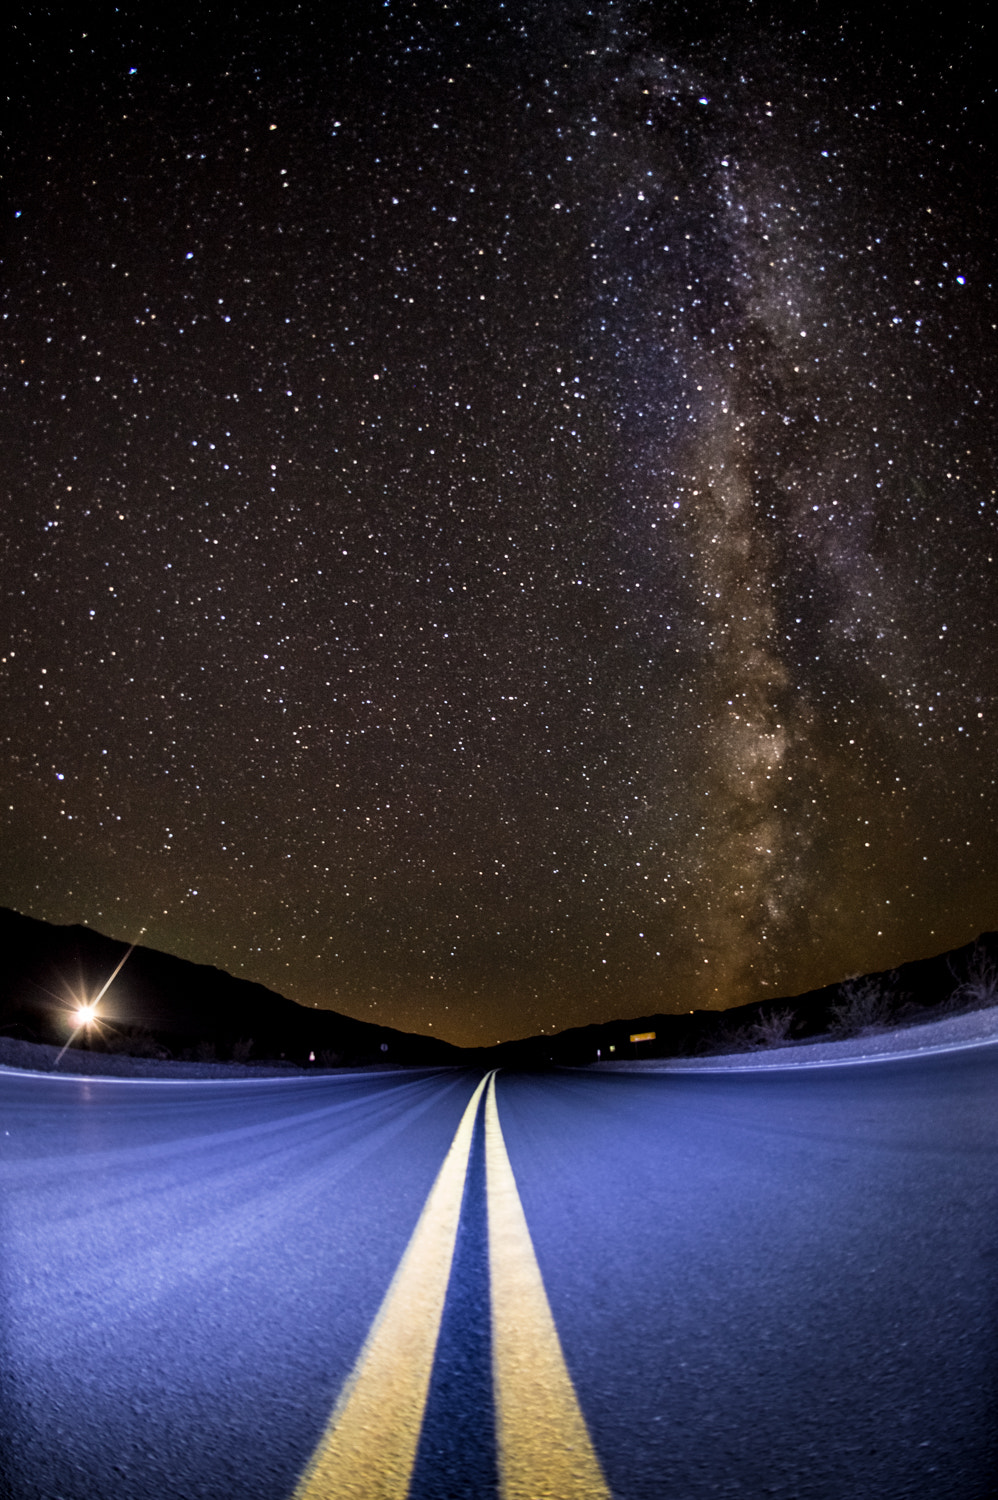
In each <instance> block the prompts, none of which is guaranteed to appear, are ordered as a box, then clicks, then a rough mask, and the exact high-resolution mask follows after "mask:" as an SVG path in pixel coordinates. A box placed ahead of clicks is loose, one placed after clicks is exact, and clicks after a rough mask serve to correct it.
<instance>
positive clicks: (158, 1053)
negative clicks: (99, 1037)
mask: <svg viewBox="0 0 998 1500" xmlns="http://www.w3.org/2000/svg"><path fill="white" fill-rule="evenodd" d="M106 1050H107V1051H108V1052H120V1053H124V1054H125V1055H126V1056H128V1057H155V1058H164V1057H166V1056H167V1053H166V1051H165V1049H164V1048H163V1047H161V1046H160V1044H159V1042H158V1041H157V1040H156V1038H155V1037H154V1036H153V1034H152V1032H151V1031H147V1030H146V1029H145V1027H144V1026H130V1027H126V1028H125V1030H124V1031H121V1032H119V1033H118V1034H117V1035H116V1036H113V1037H110V1038H109V1039H108V1041H107V1043H106Z"/></svg>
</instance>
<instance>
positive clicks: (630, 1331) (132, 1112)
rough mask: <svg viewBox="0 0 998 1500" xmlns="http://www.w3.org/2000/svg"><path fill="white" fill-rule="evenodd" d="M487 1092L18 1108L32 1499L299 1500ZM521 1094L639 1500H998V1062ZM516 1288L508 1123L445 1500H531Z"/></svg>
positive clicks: (452, 1328)
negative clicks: (498, 1237)
mask: <svg viewBox="0 0 998 1500" xmlns="http://www.w3.org/2000/svg"><path fill="white" fill-rule="evenodd" d="M475 1081H476V1080H475V1078H474V1077H472V1076H470V1075H467V1074H456V1075H449V1074H436V1075H431V1074H427V1075H419V1076H415V1077H413V1076H409V1077H407V1076H404V1075H394V1076H388V1075H382V1076H378V1077H373V1076H372V1077H368V1078H355V1079H350V1078H344V1077H334V1078H329V1079H316V1080H307V1081H298V1080H295V1081H293V1082H283V1081H281V1082H276V1083H275V1082H262V1081H261V1082H257V1083H239V1084H234V1083H220V1084H215V1083H211V1084H204V1083H191V1084H176V1083H174V1084H159V1083H119V1082H114V1081H102V1080H96V1079H95V1080H88V1081H86V1082H82V1081H70V1080H58V1079H38V1078H30V1077H22V1076H18V1075H16V1074H10V1073H7V1074H0V1192H2V1197H0V1255H2V1261H0V1277H2V1293H3V1307H2V1309H0V1318H2V1324H0V1341H2V1344H0V1360H2V1365H0V1381H2V1384H0V1401H2V1409H0V1427H2V1430H3V1432H4V1434H5V1439H4V1449H3V1463H4V1478H5V1483H6V1486H7V1490H8V1493H9V1494H10V1495H11V1496H13V1497H15V1500H22V1497H24V1500H36V1497H37V1500H40V1497H44V1500H60V1497H61V1500H112V1497H113V1500H149V1497H151V1496H155V1497H157V1500H159V1497H162V1500H167V1497H184V1500H187V1497H190V1500H195V1497H197V1500H201V1497H212V1500H232V1497H234V1496H239V1497H240V1500H255V1497H261V1500H263V1497H267V1500H279V1497H280V1500H283V1497H287V1496H289V1495H290V1494H291V1493H292V1491H293V1489H294V1485H295V1482H296V1479H297V1477H298V1475H299V1473H300V1472H301V1469H302V1468H303V1467H304V1465H305V1463H306V1462H307V1460H308V1457H309V1455H310V1454H311V1452H312V1450H313V1448H314V1446H315V1444H316V1443H317V1441H318V1440H319V1438H320V1436H321V1434H322V1431H323V1428H324V1426H325V1422H326V1420H327V1417H328V1414H329V1412H330V1410H331V1408H332V1406H333V1403H334V1401H335V1399H336V1395H337V1393H338V1391H339V1389H340V1386H341V1384H342V1382H343V1380H344V1379H345V1377H346V1375H347V1374H348V1372H349V1369H350V1367H351V1365H352V1363H353V1360H354V1358H355V1357H356V1354H357V1352H358V1350H359V1348H360V1346H361V1344H362V1343H363V1340H364V1337H365V1335H366V1333H367V1330H368V1328H369V1326H370V1323H371V1320H372V1319H373V1317H374V1315H375V1313H376V1311H377V1308H378V1306H379V1304H380V1301H381V1298H382V1296H383V1295H384V1292H385V1289H386V1288H387V1285H388V1283H389V1281H390V1279H391V1276H392V1274H393V1272H394V1270H395V1267H396V1265H397V1264H398V1261H399V1258H400V1257H401V1254H402V1252H403V1250H404V1248H405V1245H406V1243H407V1241H408V1238H409V1235H410V1234H411V1232H412V1229H413V1227H414V1226H415V1223H416V1219H417V1218H418V1216H419V1212H420V1209H421V1207H422V1205H423V1202H424V1201H425V1198H426V1195H427V1193H428V1191H429V1189H430V1186H431V1184H432V1182H433V1178H434V1176H435V1174H436V1172H437V1170H438V1168H439V1165H440V1162H441V1161H442V1159H443V1156H444V1153H445V1152H446V1149H447V1146H448V1144H449V1142H450V1140H451V1138H452V1136H453V1134H454V1131H455V1129H456V1128H457V1124H458V1121H459V1119H460V1116H461V1112H462V1110H463V1107H464V1105H465V1103H466V1102H467V1100H468V1098H469V1097H470V1095H471V1092H472V1089H473V1087H474V1083H475ZM498 1082H499V1109H500V1115H501V1119H502V1124H503V1130H504V1133H505V1137H506V1143H507V1147H508V1150H509V1155H510V1159H511V1162H512V1166H513V1170H514V1173H515V1175H516V1178H517V1182H518V1184H519V1188H520V1194H521V1197H522V1199H523V1204H524V1209H525V1211H526V1215H527V1220H528V1223H529V1225H530V1228H531V1232H532V1235H533V1239H534V1245H535V1249H536V1252H537V1257H538V1261H539V1263H540V1267H541V1271H542V1273H543V1277H544V1281H545V1285H546V1287H547V1290H548V1295H549V1298H550V1301H551V1305H552V1310H553V1312H554V1316H555V1321H556V1323H557V1326H558V1329H559V1332H560V1334H561V1339H562V1344H563V1347H564V1351H565V1357H566V1361H567V1364H568V1367H569V1370H570V1372H571V1375H572V1378H573V1380H574V1382H575V1386H576V1390H577V1392H578V1395H579V1400H580V1404H581V1407H582V1410H583V1412H584V1414H585V1417H586V1419H587V1421H588V1423H589V1427H590V1431H591V1433H592V1436H593V1440H594V1444H595V1447H596V1450H597V1452H598V1454H599V1456H600V1459H601V1461H602V1463H603V1466H604V1470H605V1473H606V1476H607V1479H608V1482H609V1484H610V1487H611V1489H612V1490H613V1493H614V1495H615V1496H617V1497H618V1500H630V1497H633V1500H638V1497H641V1500H645V1497H648V1500H671V1497H675V1500H701V1497H717V1496H744V1497H750V1500H756V1497H764V1496H771V1495H775V1496H782V1497H786V1500H810V1497H815V1500H867V1497H869V1500H950V1497H952V1500H993V1497H995V1496H996V1495H998V1484H996V1483H995V1478H994V1476H995V1474H998V1415H996V1414H998V1048H996V1047H984V1048H980V1049H978V1050H974V1051H965V1052H959V1053H952V1054H949V1055H941V1056H933V1057H927V1058H923V1059H915V1060H900V1061H887V1062H883V1063H878V1064H875V1065H866V1066H856V1067H837V1068H829V1069H827V1070H826V1069H821V1070H806V1071H805V1070H802V1071H792V1070H788V1071H781V1072H778V1073H772V1072H768V1073H754V1074H750V1073H741V1074H728V1075H705V1074H701V1075H699V1076H698V1075H695V1074H692V1075H691V1074H686V1075H676V1074H673V1075H664V1076H635V1075H630V1076H627V1075H624V1076H622V1075H619V1074H615V1075H606V1074H602V1075H601V1074H586V1073H563V1074H552V1075H549V1076H539V1075H538V1076H527V1075H506V1074H501V1075H500V1077H499V1080H498ZM5 1132H9V1134H6V1133H5ZM487 1286H488V1272H487V1256H486V1241H485V1193H484V1164H483V1161H482V1153H481V1126H480V1125H479V1128H478V1131H477V1133H476V1139H475V1143H474V1147H473V1151H472V1158H471V1164H470V1170H469V1176H468V1181H467V1184H466V1189H465V1202H464V1212H463V1217H462V1225H461V1230H460V1233H459V1237H458V1244H457V1249H456V1254H455V1266H454V1274H453V1277H452V1282H451V1288H450V1293H449V1296H448V1303H447V1307H446V1309H445V1313H444V1320H443V1325H442V1328H441V1336H440V1347H439V1351H438V1360H437V1366H436V1369H435V1371H434V1377H433V1382H432V1385H431V1391H430V1398H429V1403H428V1408H427V1415H426V1421H425V1425H424V1431H423V1437H422V1441H421V1444H420V1450H419V1454H418V1458H417V1464H416V1472H415V1476H414V1483H413V1490H412V1493H413V1495H414V1496H415V1497H416V1500H450V1497H452V1496H453V1497H462V1500H463V1497H466V1496H468V1497H470V1496H476V1497H482V1500H485V1497H491V1496H492V1495H495V1494H496V1493H497V1491H496V1478H495V1426H494V1418H493V1413H492V1400H491V1380H490V1375H489V1358H490V1353H489V1330H488V1307H487ZM331 1500H332V1497H331Z"/></svg>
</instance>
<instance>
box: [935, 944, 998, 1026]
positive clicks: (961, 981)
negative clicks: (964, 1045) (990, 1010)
mask: <svg viewBox="0 0 998 1500" xmlns="http://www.w3.org/2000/svg"><path fill="white" fill-rule="evenodd" d="M949 971H950V973H951V974H952V975H953V978H954V979H955V980H956V981H957V984H956V988H955V989H954V990H953V991H952V992H951V993H950V996H949V998H948V1000H947V1001H946V1009H947V1010H979V1009H983V1008H984V1007H985V1006H988V1005H998V964H996V963H995V961H994V959H993V958H992V957H991V955H990V954H989V953H988V950H987V949H986V948H985V947H984V944H983V943H975V944H974V946H973V948H972V949H971V951H970V954H969V956H968V957H967V959H966V960H965V961H964V964H963V967H962V972H961V970H959V969H957V968H956V966H955V965H954V964H952V963H950V965H949Z"/></svg>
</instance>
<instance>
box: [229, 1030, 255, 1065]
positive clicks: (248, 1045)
mask: <svg viewBox="0 0 998 1500" xmlns="http://www.w3.org/2000/svg"><path fill="white" fill-rule="evenodd" d="M252 1051H253V1038H252V1037H251V1036H244V1037H241V1038H240V1039H239V1041H238V1042H233V1043H232V1061H233V1062H234V1063H245V1062H248V1061H249V1055H250V1053H251V1052H252Z"/></svg>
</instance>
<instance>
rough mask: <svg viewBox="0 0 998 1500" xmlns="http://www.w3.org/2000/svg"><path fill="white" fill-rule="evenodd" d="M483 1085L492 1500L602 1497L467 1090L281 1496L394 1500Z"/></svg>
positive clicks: (499, 1168)
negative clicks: (317, 1437) (344, 1367)
mask: <svg viewBox="0 0 998 1500" xmlns="http://www.w3.org/2000/svg"><path fill="white" fill-rule="evenodd" d="M483 1091H486V1092H485V1171H486V1184H487V1186H486V1196H487V1202H488V1243H489V1280H490V1284H491V1312H492V1376H493V1387H494V1391H495V1403H496V1435H497V1443H498V1467H499V1488H500V1495H501V1497H502V1500H612V1497H611V1495H610V1491H609V1489H608V1487H607V1484H606V1481H605V1479H604V1478H603V1474H602V1471H601V1469H600V1464H599V1460H598V1458H597V1457H596V1454H595V1452H594V1450H593V1446H592V1442H591V1440H590V1437H589V1433H588V1431H587V1430H586V1424H585V1419H584V1418H583V1415H582V1412H581V1411H580V1410H579V1403H578V1398H577V1397H576V1394H575V1389H574V1387H573V1385H572V1381H571V1377H570V1375H569V1373H568V1370H567V1369H566V1367H565V1359H564V1355H563V1354H562V1350H561V1342H560V1340H559V1338H558V1331H557V1329H556V1328H555V1326H554V1319H553V1318H552V1316H551V1308H550V1305H549V1303H548V1299H547V1294H546V1292H545V1290H544V1283H543V1281H542V1280H541V1273H540V1268H539V1267H538V1264H537V1257H536V1256H535V1255H534V1247H533V1244H532V1242H531V1239H530V1231H529V1229H528V1228H527V1221H526V1219H525V1217H524V1213H523V1205H522V1204H521V1202H520V1195H519V1193H518V1191H517V1187H516V1180H515V1178H514V1176H513V1169H512V1167H511V1166H510V1164H509V1156H508V1155H507V1152H506V1143H505V1141H504V1140H503V1135H502V1129H501V1127H500V1124H499V1111H498V1109H497V1108H496V1087H495V1073H494V1072H493V1073H489V1074H488V1075H487V1076H486V1077H485V1078H483V1079H482V1081H481V1083H480V1084H479V1085H478V1087H477V1088H476V1090H475V1092H474V1094H473V1095H472V1096H471V1100H470V1102H469V1104H468V1107H467V1109H466V1110H465V1112H464V1114H463V1116H462V1118H461V1123H460V1125H459V1126H458V1128H457V1132H456V1134H455V1136H454V1139H453V1141H452V1142H451V1145H450V1150H449V1151H448V1152H447V1155H446V1157H445V1158H444V1163H443V1166H442V1167H441V1168H440V1171H439V1173H438V1174H437V1179H436V1182H435V1183H434V1184H433V1188H432V1189H431V1191H430V1196H429V1197H428V1198H427V1200H426V1203H425V1205H424V1207H423V1212H422V1214H421V1215H420V1218H419V1222H418V1224H417V1225H416V1228H415V1230H414V1231H413V1235H412V1238H411V1240H410V1241H409V1244H408V1246H407V1248H406V1252H405V1254H404V1255H403V1257H402V1260H401V1262H400V1263H399V1267H398V1270H397V1271H396V1272H395V1275H394V1277H393V1278H392V1283H391V1286H390V1287H389V1288H388V1291H387V1293H386V1294H385V1299H384V1301H383V1302H382V1304H381V1307H380V1309H379V1311H378V1315H377V1317H376V1318H375V1320H374V1323H373V1325H372V1327H371V1331H370V1333H369V1334H368V1336H367V1339H366V1341H365V1343H364V1347H363V1348H362V1349H361V1351H360V1354H359V1355H358V1357H357V1362H356V1364H355V1365H354V1368H353V1371H352V1372H351V1375H350V1378H349V1379H348V1380H347V1382H346V1385H345V1386H344V1388H343V1390H342V1392H341V1394H340V1398H339V1400H338V1401H337V1403H336V1406H335V1408H334V1410H333V1414H332V1416H331V1417H330V1419H329V1423H328V1426H327V1428H326V1432H325V1434H324V1436H323V1438H322V1441H321V1442H320V1443H319V1446H318V1448H317V1449H316V1451H315V1453H314V1454H313V1456H312V1460H311V1462H310V1464H309V1466H308V1468H307V1469H306V1471H305V1473H304V1474H303V1476H302V1478H301V1480H300V1481H299V1484H298V1488H297V1489H296V1491H295V1500H406V1496H407V1495H408V1493H409V1484H410V1481H411V1478H412V1471H413V1466H414V1464H415V1462H416V1451H417V1448H418V1446H419V1435H420V1431H421V1428H422V1424H423V1413H424V1411H425V1408H426V1398H427V1394H428V1392H429V1388H430V1376H431V1374H432V1371H433V1361H434V1356H435V1354H436V1348H437V1337H438V1334H439V1332H440V1320H441V1318H442V1316H443V1310H444V1301H445V1299H446V1296H447V1284H448V1282H449V1280H450V1271H451V1263H452V1261H453V1258H454V1243H455V1240H456V1239H457V1228H458V1221H459V1219H460V1216H461V1201H462V1198H463V1196H464V1182H465V1177H466V1176H467V1172H468V1159H469V1156H470V1153H471V1142H472V1136H473V1134H474V1129H475V1120H476V1118H477V1115H478V1108H479V1103H480V1101H481V1097H482V1093H483Z"/></svg>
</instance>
